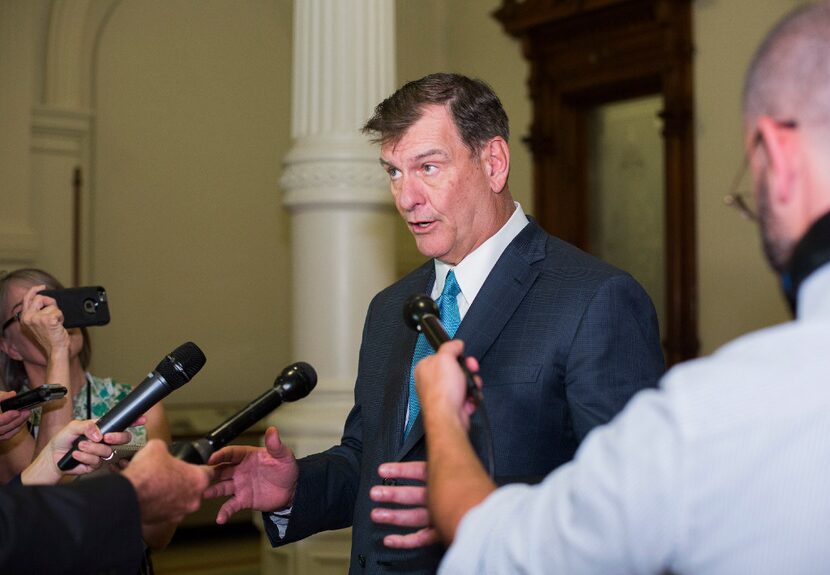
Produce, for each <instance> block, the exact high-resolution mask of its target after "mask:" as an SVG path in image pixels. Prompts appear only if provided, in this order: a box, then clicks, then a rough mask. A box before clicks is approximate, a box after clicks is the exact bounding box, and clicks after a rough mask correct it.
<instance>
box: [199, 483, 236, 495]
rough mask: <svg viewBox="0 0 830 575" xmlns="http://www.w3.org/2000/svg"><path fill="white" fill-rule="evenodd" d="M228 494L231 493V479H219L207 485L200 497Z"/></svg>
mask: <svg viewBox="0 0 830 575" xmlns="http://www.w3.org/2000/svg"><path fill="white" fill-rule="evenodd" d="M229 495H233V482H232V481H222V480H220V481H219V482H218V483H214V484H213V485H210V486H208V488H207V489H205V490H204V492H202V497H204V498H206V499H212V498H214V497H227V496H229Z"/></svg>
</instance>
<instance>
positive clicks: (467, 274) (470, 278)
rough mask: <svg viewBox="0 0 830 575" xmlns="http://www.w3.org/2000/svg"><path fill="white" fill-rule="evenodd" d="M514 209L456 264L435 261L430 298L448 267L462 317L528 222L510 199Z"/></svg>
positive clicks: (436, 292)
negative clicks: (494, 229)
mask: <svg viewBox="0 0 830 575" xmlns="http://www.w3.org/2000/svg"><path fill="white" fill-rule="evenodd" d="M513 205H514V206H515V208H516V209H514V210H513V214H512V215H511V216H510V218H509V219H508V220H507V222H505V224H504V225H503V226H502V227H501V229H500V230H499V231H497V232H496V233H495V234H493V235H492V236H490V237H489V238H487V241H485V242H484V243H483V244H481V245H480V246H478V247H477V248H476V249H474V250H473V251H472V252H470V253H469V254H467V257H465V258H464V259H463V260H461V261H460V262H459V263H458V265H456V266H454V267H453V266H451V265H449V264H446V263H444V262H442V261H439V260H437V259H436V260H433V261H434V262H435V284H433V286H432V294H431V295H432V299H437V298H438V296H439V295H441V291H442V290H443V289H444V282H445V280H446V278H447V274H448V273H449V271H450V270H453V271H454V272H455V279H456V280H457V281H458V287H460V288H461V293H460V294H459V296H458V303H459V311H460V312H461V317H462V318H463V317H464V313H466V311H467V309H468V308H469V307H470V306H471V305H472V303H473V300H474V299H475V297H476V296H477V295H478V292H479V291H480V290H481V286H483V285H484V282H485V280H487V276H489V275H490V271H491V270H492V269H493V267H494V266H495V265H496V262H497V261H498V260H499V258H500V257H501V254H502V253H504V250H505V249H507V246H508V245H510V242H512V241H513V238H515V237H516V236H517V235H519V232H521V231H522V230H523V229H524V227H525V226H526V225H527V224H528V219H527V216H526V215H525V213H524V210H523V209H522V206H521V205H520V204H519V203H518V202H513Z"/></svg>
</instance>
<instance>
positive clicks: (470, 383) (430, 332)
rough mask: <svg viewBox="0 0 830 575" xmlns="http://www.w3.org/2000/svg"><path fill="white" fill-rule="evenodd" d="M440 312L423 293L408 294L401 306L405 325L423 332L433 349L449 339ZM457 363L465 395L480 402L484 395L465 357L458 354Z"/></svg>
mask: <svg viewBox="0 0 830 575" xmlns="http://www.w3.org/2000/svg"><path fill="white" fill-rule="evenodd" d="M440 313H441V312H439V311H438V306H437V305H435V302H434V301H433V300H432V298H431V297H429V296H428V295H425V294H415V295H412V296H409V298H407V300H406V303H405V304H404V306H403V320H404V322H405V323H406V325H408V326H409V327H410V328H412V329H413V330H415V331H417V332H420V333H423V334H424V337H426V338H427V341H428V342H429V344H430V345H431V346H432V348H433V349H434V350H435V351H438V348H439V347H441V344H442V343H445V342H447V341H450V336H449V335H447V331H446V330H445V329H444V326H443V324H442V323H441V319H440V317H439V316H440ZM458 364H459V365H460V366H461V370H462V371H463V372H464V376H465V377H466V379H467V396H468V397H470V398H471V399H472V400H473V402H475V403H476V404H480V403H481V402H482V401H483V399H484V397H483V396H482V394H481V390H480V389H479V388H478V386H477V385H476V384H475V381H474V380H473V374H472V373H471V372H470V370H469V369H468V368H467V358H466V357H465V356H463V355H462V356H459V358H458Z"/></svg>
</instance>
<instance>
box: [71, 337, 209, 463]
mask: <svg viewBox="0 0 830 575" xmlns="http://www.w3.org/2000/svg"><path fill="white" fill-rule="evenodd" d="M205 361H207V359H206V358H205V354H204V353H202V350H201V349H199V346H197V345H196V344H195V343H193V342H190V341H189V342H187V343H184V344H182V345H180V346H179V347H177V348H176V349H175V350H173V351H172V352H170V354H169V355H167V356H166V357H165V358H164V359H162V360H161V361H160V362H159V364H158V365H157V366H156V369H154V370H153V371H152V372H151V373H149V374H148V375H147V377H145V378H144V381H142V382H141V383H140V384H139V385H138V387H136V388H135V389H133V390H132V391H131V392H130V394H129V395H127V397H125V398H124V399H122V400H121V401H120V402H118V405H116V406H115V407H113V408H112V409H110V410H109V411H108V412H107V413H105V414H104V415H103V417H101V419H99V420H98V422H97V425H98V429H100V430H101V433H109V432H111V431H124V430H125V429H127V427H129V426H130V424H131V423H132V422H134V421H135V420H136V419H138V417H139V416H141V415H142V414H144V413H145V412H146V411H147V410H148V409H150V408H151V407H153V406H154V405H155V404H156V403H158V402H159V401H161V400H162V399H164V398H165V397H167V395H168V394H169V393H170V392H172V391H173V390H175V389H178V388H180V387H181V386H183V385H184V384H185V383H187V382H188V381H190V380H191V379H192V378H193V376H194V375H196V374H197V373H199V370H200V369H202V366H203V365H205ZM83 439H86V438H85V437H83V436H81V437H79V438H78V439H76V440H75V443H74V445H73V446H72V449H70V450H69V451H68V452H67V453H66V455H64V456H63V457H62V458H61V460H60V461H59V462H58V469H60V470H61V471H69V470H70V469H72V468H74V467H75V466H76V465H78V461H77V460H76V459H73V458H72V452H73V451H75V450H76V449H77V448H78V443H80V442H81V440H83Z"/></svg>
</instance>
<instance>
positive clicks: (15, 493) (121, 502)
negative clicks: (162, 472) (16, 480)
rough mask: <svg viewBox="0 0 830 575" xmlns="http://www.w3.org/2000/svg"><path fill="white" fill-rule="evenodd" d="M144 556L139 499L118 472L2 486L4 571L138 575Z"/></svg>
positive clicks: (0, 553) (0, 564)
mask: <svg viewBox="0 0 830 575" xmlns="http://www.w3.org/2000/svg"><path fill="white" fill-rule="evenodd" d="M143 556H144V544H143V543H142V542H141V517H140V516H139V509H138V498H137V497H136V493H135V489H133V487H132V485H130V482H129V481H128V480H127V479H125V478H124V477H122V476H121V475H119V474H111V475H106V476H103V477H97V478H93V479H89V480H86V481H75V482H73V483H71V484H69V485H57V486H53V485H49V486H38V487H22V486H19V485H16V486H15V485H4V486H0V573H15V574H25V573H32V574H38V575H49V574H51V573H55V574H64V573H89V574H96V573H107V574H110V575H115V574H124V575H135V574H136V573H138V570H139V567H140V566H141V560H142V557H143Z"/></svg>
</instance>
